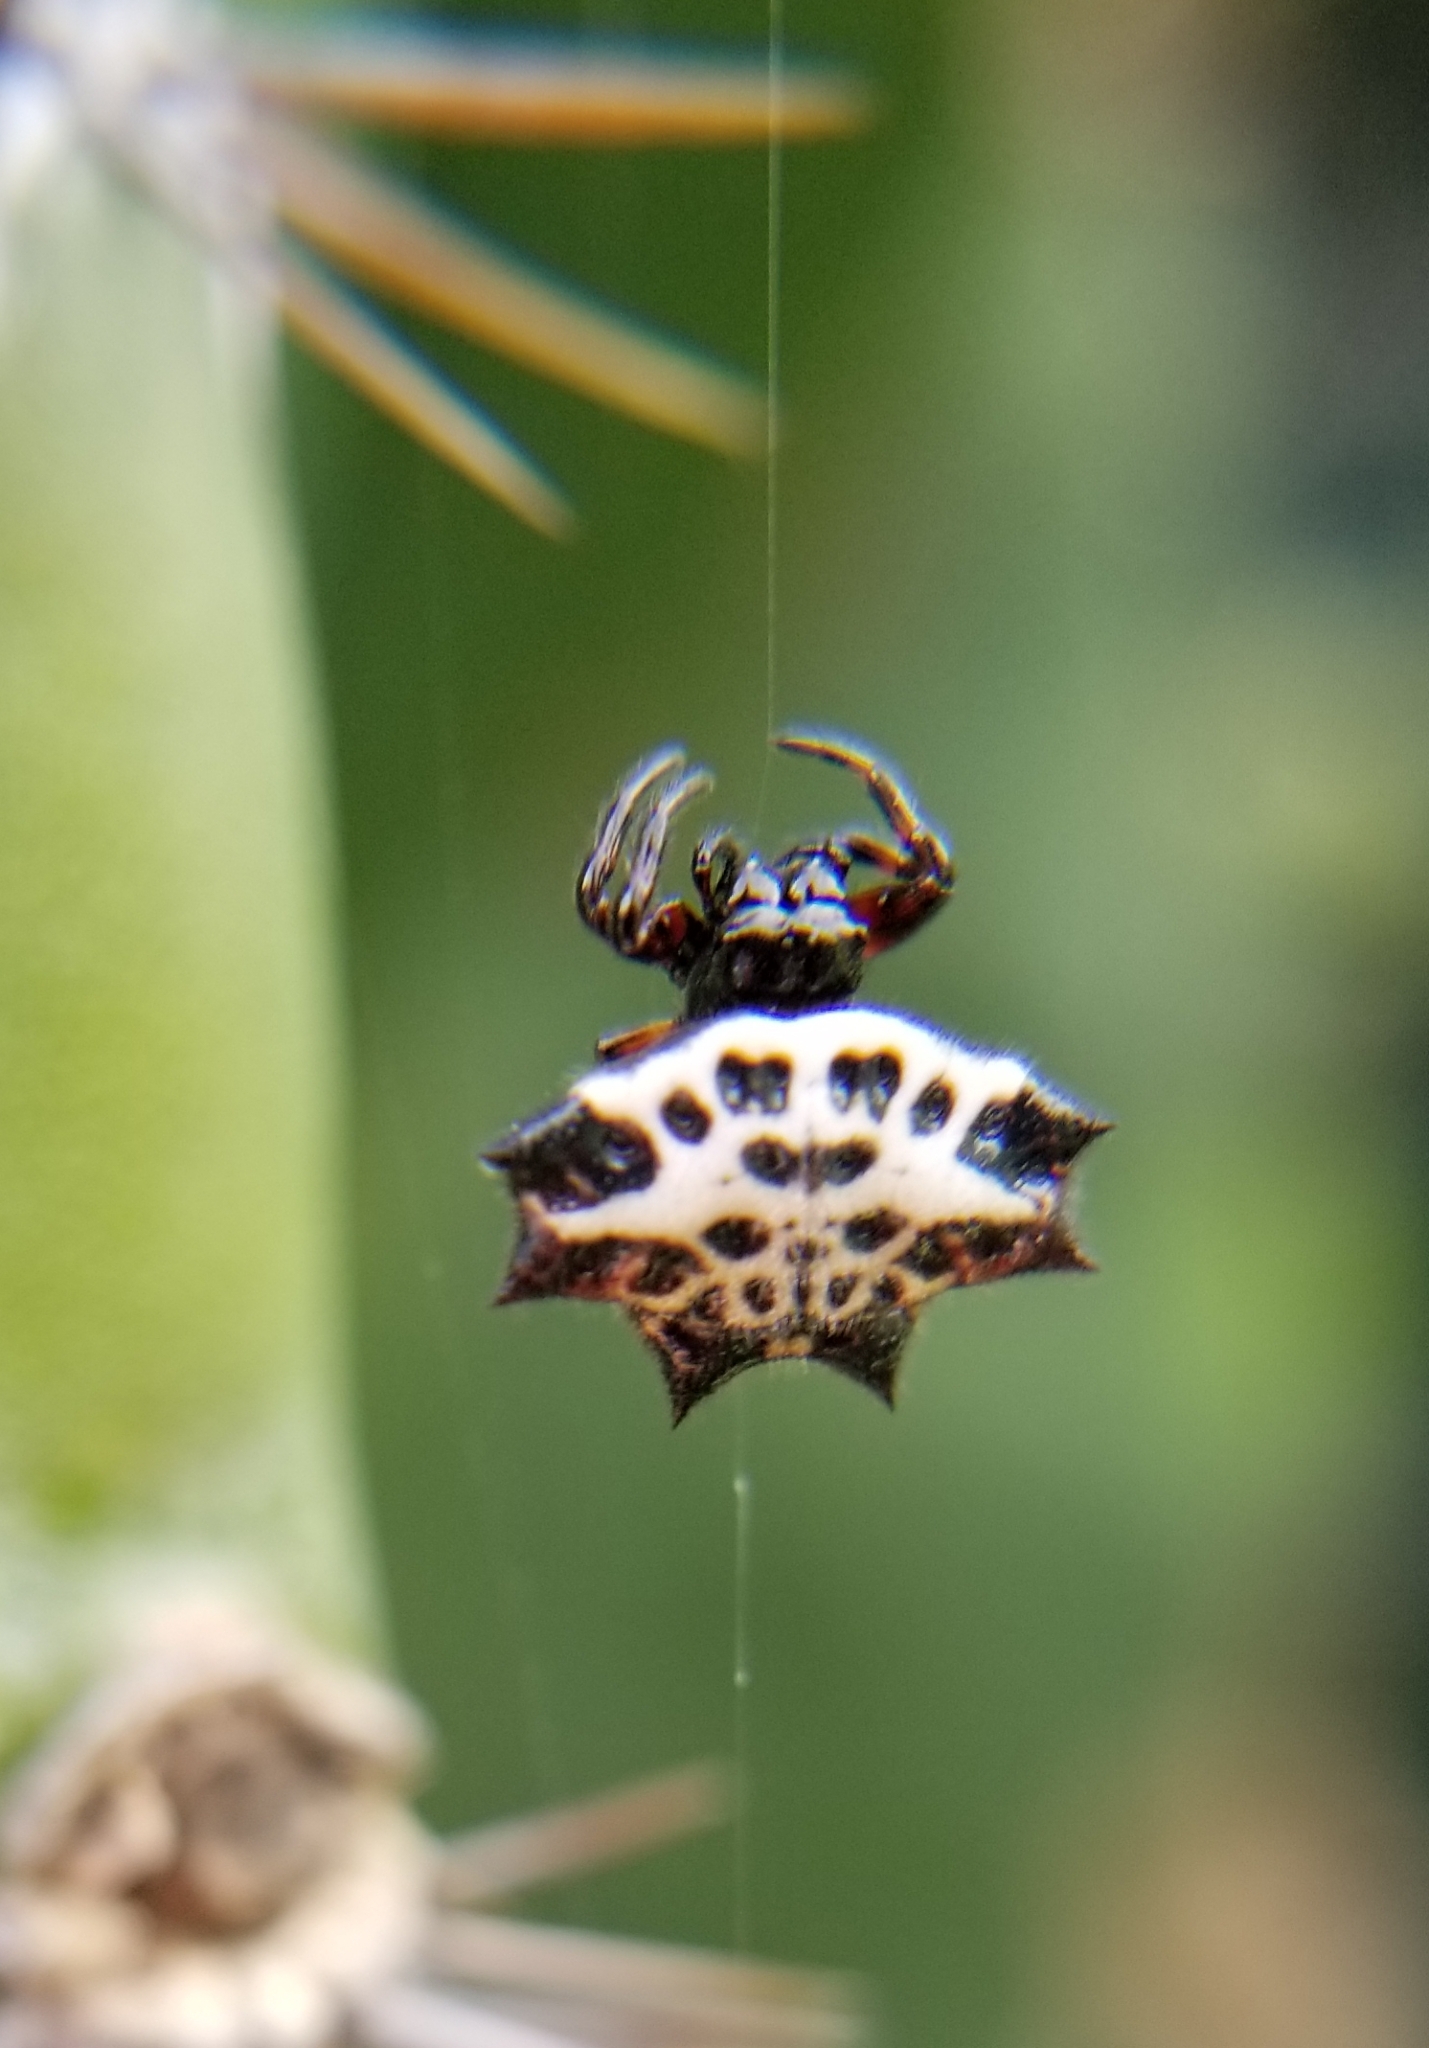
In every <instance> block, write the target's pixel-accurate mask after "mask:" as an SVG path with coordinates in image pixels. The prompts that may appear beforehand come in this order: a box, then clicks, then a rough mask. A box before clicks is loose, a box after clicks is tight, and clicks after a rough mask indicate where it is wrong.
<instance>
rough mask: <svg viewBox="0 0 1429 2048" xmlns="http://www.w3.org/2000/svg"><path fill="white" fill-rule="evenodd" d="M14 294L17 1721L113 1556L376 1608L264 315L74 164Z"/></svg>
mask: <svg viewBox="0 0 1429 2048" xmlns="http://www.w3.org/2000/svg"><path fill="white" fill-rule="evenodd" d="M6 253H7V275H6V279H5V287H4V291H5V295H4V299H3V303H0V1503H3V1505H0V1736H3V1731H4V1719H5V1716H6V1714H7V1713H8V1714H9V1715H10V1716H11V1718H12V1719H13V1718H14V1716H15V1715H16V1714H22V1713H24V1712H25V1711H27V1704H26V1703H27V1701H28V1700H29V1698H30V1695H31V1694H32V1693H33V1692H34V1691H35V1689H36V1688H37V1687H38V1688H39V1689H40V1690H41V1691H43V1689H44V1688H45V1687H46V1686H47V1685H48V1684H49V1683H50V1682H52V1680H53V1679H54V1678H55V1677H57V1676H58V1675H59V1673H60V1672H61V1671H63V1670H65V1669H66V1668H67V1667H68V1666H69V1665H70V1664H71V1663H72V1662H73V1660H75V1659H76V1658H78V1657H82V1656H83V1655H84V1654H85V1653H86V1652H87V1650H88V1648H89V1647H90V1646H91V1645H92V1641H93V1638H94V1636H95V1632H96V1631H97V1630H99V1629H100V1628H102V1627H103V1626H104V1623H105V1618H106V1616H107V1614H108V1611H109V1609H110V1608H111V1606H112V1605H113V1602H114V1600H115V1599H116V1598H118V1597H121V1593H122V1589H123V1588H125V1587H127V1586H128V1585H130V1584H131V1583H132V1582H133V1581H135V1579H136V1578H137V1579H139V1580H148V1579H152V1578H154V1577H155V1576H156V1575H158V1576H160V1577H162V1576H163V1575H165V1574H169V1573H178V1574H180V1575H186V1574H188V1573H190V1572H191V1571H192V1570H194V1569H195V1568H196V1567H197V1566H198V1565H199V1564H200V1563H203V1564H204V1566H205V1568H211V1567H212V1566H214V1565H215V1563H216V1564H217V1565H218V1566H219V1567H221V1569H222V1570H224V1571H225V1572H233V1573H237V1574H238V1575H239V1576H240V1577H243V1578H246V1579H249V1580H252V1579H255V1578H256V1579H257V1580H258V1581H259V1582H260V1583H261V1584H263V1585H264V1586H265V1588H266V1589H269V1590H273V1589H276V1591H277V1592H278V1593H279V1595H280V1596H281V1597H282V1599H283V1600H284V1602H285V1604H287V1605H288V1606H289V1607H290V1608H291V1609H293V1610H295V1611H296V1613H297V1614H298V1615H299V1616H300V1617H301V1618H302V1619H304V1620H305V1621H308V1622H310V1623H316V1624H318V1625H319V1626H321V1627H323V1628H324V1629H325V1630H326V1631H327V1632H329V1633H332V1632H337V1633H338V1634H339V1635H346V1636H349V1637H350V1636H351V1634H352V1633H353V1632H354V1630H356V1631H358V1632H361V1631H362V1630H363V1629H364V1628H365V1627H366V1625H367V1613H368V1603H367V1581H368V1573H367V1567H366V1559H365V1554H364V1549H363V1540H362V1538H361V1535H360V1532H359V1520H358V1517H357V1516H356V1514H355V1513H354V1490H353V1484H352V1478H351V1473H350V1458H349V1448H348V1440H347V1424H346V1417H345V1412H344V1405H343V1397H342V1393H341V1351H342V1320H343V1318H342V1307H341V1301H342V1289H341V1273H340V1247H339V1230H338V1225H337V1218H338V1215H339V1210H340V1205H339V1200H338V1195H339V1179H338V1176H339V1172H340V1156H339V1114H338V1104H339V1100H340V1085H339V1084H340V1073H341V1046H340V1030H339V1025H338V1013H337V1004H336V1000H335V975H334V939H333V923H334V920H333V914H332V911H333V906H332V901H331V895H332V875H331V861H330V843H329V818H328V809H327V801H326V792H325V788H324V782H323V775H322V769H321V754H320V749H319V746H318V744H317V732H316V721H315V704H314V693H313V687H312V677H311V672H310V667H309V662H308V649H307V638H306V634H305V630H304V621H303V617H302V610H301V605H300V602H299V597H298V591H297V585H296V577H295V571H294V562H293V552H292V545H291V540H290V536H289V529H288V525H287V520H286V516H285V512H284V507H283V500H282V494H281V490H280V488H279V485H278V480H277V478H276V476H275V473H274V465H273V460H272V442H271V438H270V435H269V433H268V431H267V429H268V426H269V424H270V422H269V418H268V412H269V405H270V400H271V392H270V389H269V383H270V377H269V351H268V349H267V346H266V340H265V337H264V336H263V334H261V333H260V332H259V331H258V322H257V319H256V317H255V315H254V314H253V312H252V310H251V309H248V308H244V307H240V306H238V305H237V304H236V303H234V302H232V300H231V297H230V296H226V295H225V294H226V288H225V287H224V286H223V285H222V284H221V283H219V282H218V281H217V280H216V279H215V277H214V276H213V274H212V273H211V272H210V271H209V270H208V269H207V267H206V266H205V264H204V263H203V261H202V259H201V258H200V257H199V255H198V254H197V253H196V252H194V251H193V250H192V249H191V248H190V247H189V246H187V245H186V244H185V243H184V242H183V241H182V239H181V238H180V237H179V236H178V235H177V234H176V233H175V232H174V231H173V230H172V229H170V228H169V227H167V226H166V225H165V224H164V223H162V222H161V221H159V220H157V219H156V218H155V217H154V216H153V215H152V214H151V213H149V212H148V211H147V210H146V209H145V208H144V207H143V206H142V204H141V203H140V202H139V201H138V200H137V199H135V198H133V197H131V196H130V195H128V194H126V193H124V192H122V191H119V190H116V189H115V188H114V187H113V186H112V185H110V184H108V183H107V182H105V181H104V179H103V178H102V177H101V176H100V174H99V173H97V172H96V171H95V170H93V169H92V168H90V167H88V166H85V165H81V164H75V165H74V166H72V167H71V168H70V169H69V170H67V171H66V172H65V173H64V174H63V175H62V176H61V177H60V178H59V179H58V180H57V181H56V182H55V183H54V184H53V185H52V186H51V187H50V188H49V189H48V190H47V191H46V193H45V194H44V195H43V198H42V199H41V200H40V201H39V202H38V203H37V205H36V206H35V207H34V208H33V209H32V210H31V211H30V212H29V213H28V214H27V215H26V216H25V217H24V219H23V220H22V222H21V223H20V225H19V227H18V228H17V229H16V231H15V233H14V236H13V238H12V240H11V243H10V246H9V247H8V249H7V252H6Z"/></svg>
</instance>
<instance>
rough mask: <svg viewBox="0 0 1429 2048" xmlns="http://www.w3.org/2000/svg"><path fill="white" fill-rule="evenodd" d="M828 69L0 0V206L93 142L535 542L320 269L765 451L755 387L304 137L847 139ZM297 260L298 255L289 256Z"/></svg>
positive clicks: (838, 82) (556, 508) (377, 328)
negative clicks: (387, 132)
mask: <svg viewBox="0 0 1429 2048" xmlns="http://www.w3.org/2000/svg"><path fill="white" fill-rule="evenodd" d="M865 114H866V104H865V97H864V95H863V93H862V91H861V90H860V88H859V87H858V86H857V85H856V84H855V83H854V82H853V81H851V80H850V79H849V78H848V77H847V76H846V75H844V74H842V73H839V72H837V71H835V70H833V69H829V68H821V67H818V66H814V65H806V64H798V63H789V64H786V65H782V66H781V67H779V69H778V70H777V72H775V73H774V74H772V75H771V73H770V71H769V69H768V67H767V66H766V64H765V63H764V62H763V60H761V61H759V62H757V63H756V62H753V61H751V60H749V59H746V58H738V59H730V58H719V57H713V56H711V57H699V56H680V57H666V56H661V55H659V54H658V53H656V52H655V51H653V50H651V49H649V48H647V47H645V46H644V45H642V44H633V45H629V46H619V45H613V44H610V43H608V42H606V41H604V40H601V41H594V42H591V41H587V42H561V41H556V40H521V39H517V38H513V37H505V38H503V37H499V36H490V35H481V34H473V33H470V32H463V31H460V30H457V29H454V28H447V29H442V30H439V31H438V30H430V29H428V30H422V29H417V28H413V27H411V26H398V25H395V24H391V25H386V26H384V25H382V24H380V23H378V24H364V25H362V26H360V27H359V26H355V25H354V24H353V23H352V22H351V21H350V20H349V21H346V22H343V23H340V24H337V25H322V24H318V25H313V26H307V27H295V28H285V27H283V26H282V25H279V24H275V23H272V22H269V23H267V24H265V25H263V26H262V27H261V29H260V28H257V27H252V28H245V27H244V26H243V25H242V24H241V23H239V22H237V21H235V20H232V19H230V18H229V17H228V16H227V15H225V14H223V13H221V12H219V11H218V10H217V9H216V8H215V7H213V6H210V5H206V4H205V0H8V4H7V5H5V6H4V7H3V9H0V213H3V212H5V211H8V210H10V209H12V208H13V207H14V206H15V205H16V204H17V203H19V200H20V199H21V197H22V196H23V194H24V192H25V190H26V189H27V188H28V187H29V186H31V185H32V184H33V183H34V182H35V181H36V179H37V178H38V177H39V175H40V174H41V173H42V171H43V170H44V169H45V168H46V166H47V165H49V164H50V163H52V162H53V161H54V160H55V159H56V158H57V157H59V156H61V155H62V154H63V153H64V150H65V148H66V147H67V146H69V145H72V144H75V143H83V144H88V145H90V146H96V147H98V148H99V149H100V151H101V152H102V153H103V155H104V156H105V158H106V160H107V161H108V162H109V163H110V164H112V165H113V166H114V167H116V168H117V169H119V170H120V171H121V172H122V173H123V174H124V175H125V176H127V177H128V178H129V179H131V180H132V181H133V182H135V183H137V184H138V185H139V186H140V187H141V188H142V189H143V190H144V191H145V192H147V193H148V194H149V195H150V196H151V197H152V198H154V199H155V200H156V201H157V203H158V204H159V205H160V206H161V207H162V208H163V209H164V210H165V211H166V212H167V213H168V214H170V215H171V216H172V217H173V218H174V219H175V220H178V221H180V222H181V223H183V225H184V226H185V227H186V228H188V229H189V230H190V231H191V232H192V233H194V234H195V235H196V236H197V237H198V238H199V239H200V241H201V242H202V243H203V244H204V245H205V246H207V247H208V248H209V249H211V250H212V251H214V252H215V253H216V254H217V255H218V256H219V257H220V258H221V259H222V260H223V262H224V263H225V264H226V266H227V267H228V268H229V269H230V270H232V271H233V272H235V273H236V274H238V275H239V276H240V277H241V278H243V279H244V280H245V281H246V282H248V283H249V284H250V285H252V286H253V287H254V289H256V290H257V291H259V292H261V293H263V294H265V295H266V296H267V297H268V298H269V299H270V300H271V301H272V302H273V303H274V304H275V305H276V306H277V307H278V308H279V309H280V311H281V313H282V315H283V317H284V319H285V320H286V321H287V323H288V325H289V327H290V328H291V329H292V331H293V332H294V334H296V335H297V336H298V337H299V338H300V339H301V340H302V341H303V343H304V344H305V345H306V346H307V347H308V348H309V349H310V350H311V351H312V353H313V354H314V355H316V356H318V357H319V358H320V359H321V360H323V361H324V362H326V363H327V364H328V365H329V367H330V368H332V369H334V370H335V371H336V372H337V373H338V374H339V375H340V376H342V377H344V378H346V379H347V381H348V382H349V383H350V384H352V385H353V386H354V387H355V388H356V389H357V390H359V391H361V392H362V393H363V394H364V395H365V396H366V397H367V398H369V399H370V400H371V401H372V402H373V403H374V404H375V405H377V406H378V407H380V408H381V409H382V410H383V411H385V412H386V413H388V414H389V415H390V416H391V417H392V418H393V419H395V420H396V421H397V422H398V423H399V424H400V425H401V426H402V427H403V428H404V429H405V430H406V431H407V432H409V433H410V434H412V435H413V436H414V437H415V438H416V439H417V440H419V441H421V442H423V443H424V444H425V445H426V446H427V447H429V448H430V449H432V450H433V451H434V452H435V453H436V454H438V455H439V456H441V457H442V458H443V459H444V460H445V461H447V462H449V463H450V464H451V465H452V466H453V467H454V468H456V469H457V470H459V471H460V472H461V473H462V474H463V475H465V476H467V477H468V478H469V479H470V480H471V481H472V482H474V483H476V484H477V485H478V486H479V487H480V488H481V489H483V490H485V491H487V492H489V493H490V494H491V496H493V497H494V498H496V499H498V500H499V501H500V502H501V503H502V504H503V505H505V506H506V507H507V508H508V509H509V510H511V511H512V512H514V513H516V514H517V515H518V517H520V518H522V519H525V520H526V521H528V522H529V523H530V524H531V525H532V526H535V527H537V528H539V529H540V530H541V531H543V532H546V533H550V534H560V533H564V532H565V531H567V530H568V529H569V527H570V525H571V514H570V509H569V507H568V505H567V503H566V501H565V499H564V498H563V497H562V495H561V493H560V492H559V490H558V489H557V488H556V487H555V486H554V485H553V484H552V483H551V482H550V481H549V480H548V479H547V478H546V477H545V476H544V475H543V474H542V472H541V471H540V469H539V468H538V467H537V466H536V465H535V464H534V463H533V462H532V461H531V460H530V459H529V457H527V456H526V455H525V454H524V453H523V452H522V451H521V450H520V449H518V448H517V447H516V446H515V445H514V443H512V442H511V441H510V440H509V439H508V437H507V436H506V435H505V434H504V433H503V431H502V430H501V428H500V427H499V426H498V425H496V424H495V423H494V422H493V421H492V420H490V419H488V418H487V417H486V416H485V415H484V414H483V412H482V411H481V410H480V409H479V408H478V407H477V406H476V405H475V404H474V403H473V402H472V400H471V399H470V398H469V397H468V396H467V395H466V394H465V393H464V392H463V391H460V390H459V389H458V388H457V387H455V386H454V385H452V384H450V383H448V382H447V381H446V380H445V379H444V378H443V377H441V376H440V375H439V374H438V373H437V372H436V371H435V370H434V369H433V368H432V367H431V366H430V365H429V364H428V363H427V362H425V361H424V360H423V358H422V357H421V356H419V355H418V354H417V353H416V352H415V351H414V350H413V349H412V348H411V347H410V346H409V345H408V343H407V342H406V341H405V340H404V339H403V338H402V337H401V336H400V335H399V334H397V333H396V332H395V331H394V330H392V329H390V328H389V327H387V326H386V325H385V324H384V323H383V322H382V321H380V320H379V319H378V318H377V317H376V316H375V315H374V313H373V312H372V310H371V309H370V307H369V306H368V305H367V304H366V303H365V302H364V301H363V300H362V299H360V298H358V297H356V296H354V295H353V294H351V293H349V292H347V291H346V290H344V289H343V288H342V287H340V286H339V285H338V284H337V283H336V282H335V281H334V279H333V277H332V275H331V273H330V272H329V271H328V270H327V269H326V268H325V267H323V266H321V265H319V264H318V263H315V262H314V261H313V260H312V257H311V255H310V254H309V253H307V252H308V251H310V250H317V251H320V252H321V254H322V256H323V257H324V258H326V259H327V261H328V262H330V263H331V264H332V265H333V266H334V267H335V268H336V269H337V270H340V271H342V272H345V273H346V274H347V275H348V276H350V277H352V278H355V279H357V280H359V281H360V282H361V283H363V284H365V285H367V286H369V287H371V288H372V289H374V290H375V291H377V292H380V293H382V294H383V295H384V296H386V297H387V298H389V299H392V300H395V301H396V302H398V303H399V304H402V305H404V306H407V307H410V308H412V309H413V310H415V311H416V312H418V313H420V314H423V315H425V316H426V317H427V318H429V319H433V320H436V321H438V322H440V323H442V324H444V325H446V326H448V327H451V328H453V329H454V330H456V331H457V332H458V333H461V334H464V335H466V336H468V337H469V338H470V339H472V340H474V341H476V342H478V343H480V344H481V345H482V346H484V347H487V348H490V349H492V350H494V351H496V352H497V353H499V354H502V355H505V356H508V357H510V358H512V359H513V360H514V361H516V362H518V363H521V364H523V365H525V366H526V367H527V368H529V369H532V370H534V371H536V372H537V373H538V374H540V375H542V376H545V377H549V378H552V379H553V380H555V381H556V382H558V383H562V384H565V385H568V386H570V387H571V388H572V389H574V390H576V391H579V392H582V393H583V394H584V395H585V396H587V397H589V398H593V399H596V400H598V401H599V402H601V403H602V404H605V405H609V406H611V407H613V408H615V409H616V410H617V411H620V412H624V413H626V414H628V415H629V416H630V417H632V418H634V419H637V420H640V421H642V422H644V423H645V424H646V425H648V426H652V427H655V428H658V429H660V430H661V431H663V432H665V433H670V434H675V435H678V436H681V437H683V438H685V439H688V440H691V441H695V442H698V443H701V444H703V445H705V446H707V447H710V448H714V449H717V450H720V451H722V452H724V453H727V454H731V455H738V456H754V455H759V454H762V453H763V452H764V448H765V441H766V423H765V417H764V402H763V397H762V395H761V393H760V391H759V390H758V389H757V388H756V387H755V386H754V385H753V384H752V383H751V382H750V381H749V380H748V379H747V378H745V377H743V376H741V375H739V374H737V373H735V372H732V371H729V370H726V369H724V368H722V367H720V366H719V365H717V364H715V363H713V362H711V361H709V360H708V359H706V358H705V357H704V356H703V355H701V354H700V353H699V352H698V351H697V350H695V349H693V348H690V347H688V346H686V345H685V344H683V343H681V342H677V341H673V340H670V339H667V338H665V337H663V336H660V335H657V334H654V333H652V332H650V331H648V330H647V329H645V328H644V327H642V326H641V325H640V324H639V323H638V322H636V321H634V320H632V319H630V318H629V317H627V316H626V315H625V314H623V313H620V312H618V311H615V310H613V309H611V308H609V307H606V306H603V305H601V304H599V303H598V302H597V301H596V300H595V299H594V298H593V297H591V296H589V295H587V294H586V293H585V292H583V291H581V290H580V289H579V288H578V287H573V286H570V285H567V284H564V283H562V282H560V281H558V280H556V279H555V278H553V277H551V276H549V275H547V274H545V273H544V272H542V271H541V270H540V269H538V268H536V267H535V266H533V265H531V264H529V263H527V262H526V261H525V260H524V259H523V258H521V257H519V256H517V255H515V254H513V253H512V252H511V251H509V250H507V249H505V248H503V247H501V246H500V245H498V244H497V243H496V242H494V241H492V240H490V239H489V238H487V237H485V236H483V235H480V234H478V233H477V232H476V231H475V230H474V229H472V228H471V227H469V226H467V225H466V224H465V223H459V222H457V221H454V220H452V219H451V218H450V217H449V216H447V215H446V214H444V213H440V212H438V211H437V210H436V209H434V208H433V207H431V206H430V205H428V204H427V202H426V201H425V200H424V199H423V198H422V197H421V196H420V195H419V194H418V193H416V192H413V191H410V190H406V189H404V188H403V187H402V186H401V185H399V184H398V183H397V182H396V181H394V180H393V179H392V178H390V177H389V176H387V175H386V174H385V173H382V172H379V171H377V170H375V169H374V168H372V167H370V166H369V165H367V164H365V163H364V162H363V160H362V159H361V158H360V157H359V156H358V155H356V154H355V153H354V152H353V151H351V150H350V149H349V148H347V147H346V146H345V145H343V144H340V143H338V142H336V141H334V140H333V139H332V138H331V137H330V136H328V135H326V134H324V133H322V132H321V130H320V129H319V128H318V127H316V126H314V125H313V121H312V117H314V116H317V117H321V116H323V115H329V116H335V117H338V118H341V119H344V120H356V121H363V122H371V123H375V124H382V125H386V126H391V127H396V128H400V129H406V130H416V131H419V132H422V133H428V134H434V135H441V136H445V137H448V138H460V139H462V140H465V141H470V142H480V143H488V144H506V145H509V144H540V145H552V144H562V145H565V144H570V145H582V146H593V147H611V146H618V147H631V146H639V145H659V146H668V145H671V144H676V143H686V144H698V145H702V146H708V145H713V144H740V143H751V142H759V141H766V140H767V139H768V138H769V137H770V136H771V135H777V136H781V137H785V138H787V139H789V140H804V139H811V138H816V137H821V136H834V135H840V134H846V133H848V132H849V131H851V130H852V129H854V128H856V127H858V126H859V125H861V123H862V121H863V119H864V117H865ZM305 245H306V246H305Z"/></svg>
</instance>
